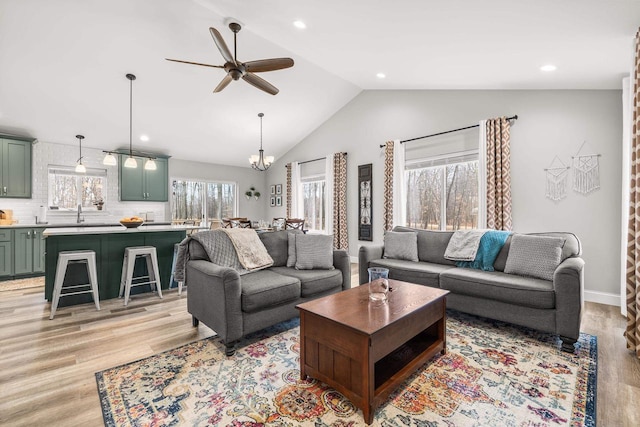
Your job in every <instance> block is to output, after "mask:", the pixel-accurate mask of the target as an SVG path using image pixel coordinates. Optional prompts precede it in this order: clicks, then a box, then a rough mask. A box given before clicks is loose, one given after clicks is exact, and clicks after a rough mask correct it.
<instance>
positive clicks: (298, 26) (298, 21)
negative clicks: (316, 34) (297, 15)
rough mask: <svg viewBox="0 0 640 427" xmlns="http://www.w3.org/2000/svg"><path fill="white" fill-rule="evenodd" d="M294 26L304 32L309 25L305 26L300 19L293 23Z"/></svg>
mask: <svg viewBox="0 0 640 427" xmlns="http://www.w3.org/2000/svg"><path fill="white" fill-rule="evenodd" d="M293 26H294V27H296V28H299V29H301V30H304V29H305V28H307V24H305V23H304V22H303V21H301V20H299V19H298V20H297V21H293Z"/></svg>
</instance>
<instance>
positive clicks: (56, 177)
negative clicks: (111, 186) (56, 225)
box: [48, 166, 107, 210]
mask: <svg viewBox="0 0 640 427" xmlns="http://www.w3.org/2000/svg"><path fill="white" fill-rule="evenodd" d="M48 181H49V182H48V190H49V191H48V205H49V208H50V209H51V208H53V209H58V210H76V209H77V208H78V205H81V206H82V209H83V210H97V209H96V206H95V204H96V203H97V202H99V201H103V202H104V201H105V199H106V195H107V192H106V189H107V170H106V169H93V168H87V172H86V173H78V172H76V171H75V167H73V166H49V167H48Z"/></svg>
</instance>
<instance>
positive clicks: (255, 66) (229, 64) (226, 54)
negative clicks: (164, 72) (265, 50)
mask: <svg viewBox="0 0 640 427" xmlns="http://www.w3.org/2000/svg"><path fill="white" fill-rule="evenodd" d="M226 22H228V25H229V29H230V30H231V31H232V32H233V55H231V51H230V50H229V48H228V47H227V43H226V42H225V41H224V39H223V38H222V34H220V32H219V31H218V30H216V29H215V28H213V27H210V28H209V32H210V33H211V37H213V41H214V42H215V44H216V46H217V47H218V50H219V51H220V54H221V55H222V58H223V59H224V60H225V64H224V65H211V64H203V63H200V62H191V61H182V60H179V59H169V58H165V59H166V60H167V61H172V62H181V63H183V64H191V65H200V66H202V67H212V68H222V69H224V70H225V71H226V72H227V75H226V76H224V78H223V79H222V81H220V83H218V86H216V88H215V89H214V90H213V92H214V93H217V92H220V91H222V90H223V89H224V88H225V87H227V86H228V85H229V83H231V81H232V80H240V79H242V80H244V81H245V82H247V83H249V84H250V85H252V86H254V87H256V88H258V89H260V90H262V91H264V92H267V93H269V94H271V95H276V94H277V93H278V88H276V87H275V86H274V85H272V84H271V83H269V82H268V81H266V80H264V79H263V78H262V77H258V76H257V75H256V74H254V73H264V72H267V71H276V70H282V69H285V68H290V67H293V59H291V58H271V59H259V60H257V61H249V62H241V61H238V58H237V35H238V32H239V31H240V30H241V29H242V26H241V25H240V23H239V22H236V21H235V20H231V19H228V20H227V21H226Z"/></svg>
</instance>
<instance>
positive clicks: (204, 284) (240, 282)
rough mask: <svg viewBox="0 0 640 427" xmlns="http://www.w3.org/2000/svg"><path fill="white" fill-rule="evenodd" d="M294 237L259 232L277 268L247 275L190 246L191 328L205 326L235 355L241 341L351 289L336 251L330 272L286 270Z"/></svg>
mask: <svg viewBox="0 0 640 427" xmlns="http://www.w3.org/2000/svg"><path fill="white" fill-rule="evenodd" d="M290 232H291V231H286V230H285V231H275V232H268V233H261V234H260V235H259V236H260V240H261V241H262V243H263V244H264V245H265V247H266V249H267V252H268V253H269V255H270V256H271V258H273V261H274V264H273V266H271V267H270V268H267V269H264V270H259V271H254V272H251V273H248V274H244V275H239V274H238V272H237V271H236V270H234V269H233V268H229V267H221V266H219V265H217V264H214V263H212V262H210V261H209V257H208V256H207V252H206V251H205V249H204V248H203V247H202V246H201V245H200V243H198V242H197V241H195V240H190V241H189V243H188V246H189V247H188V255H187V260H186V267H185V277H184V279H185V280H184V282H185V285H186V286H187V287H188V292H187V309H188V311H189V313H190V314H191V315H192V317H193V326H198V323H199V322H200V321H201V322H203V323H204V324H205V325H207V326H208V327H210V328H211V329H213V330H214V331H215V332H217V333H218V335H219V336H220V338H222V340H223V342H224V343H225V346H226V353H227V355H229V356H230V355H232V354H233V353H234V351H235V343H236V341H237V340H238V339H240V338H241V337H243V336H245V335H247V334H249V333H251V332H255V331H258V330H260V329H263V328H266V327H267V326H271V325H274V324H276V323H279V322H282V321H284V320H287V319H291V318H293V317H296V316H298V310H297V309H296V308H295V307H296V305H297V304H300V303H302V302H305V301H310V300H312V299H315V298H318V297H321V296H324V295H329V294H333V293H336V292H340V291H342V290H344V289H348V288H350V287H351V268H350V263H349V256H348V254H347V252H346V251H343V250H334V251H333V266H334V269H332V270H319V269H318V270H296V269H295V268H293V267H287V266H286V265H287V258H288V246H289V245H288V234H289V233H290Z"/></svg>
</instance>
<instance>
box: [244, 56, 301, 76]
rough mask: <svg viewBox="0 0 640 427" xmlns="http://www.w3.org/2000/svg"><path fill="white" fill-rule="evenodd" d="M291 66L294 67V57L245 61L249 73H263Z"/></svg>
mask: <svg viewBox="0 0 640 427" xmlns="http://www.w3.org/2000/svg"><path fill="white" fill-rule="evenodd" d="M290 67H293V59H291V58H273V59H258V60H257V61H249V62H245V63H244V68H245V70H247V72H249V73H263V72H265V71H275V70H282V69H284V68H290Z"/></svg>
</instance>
